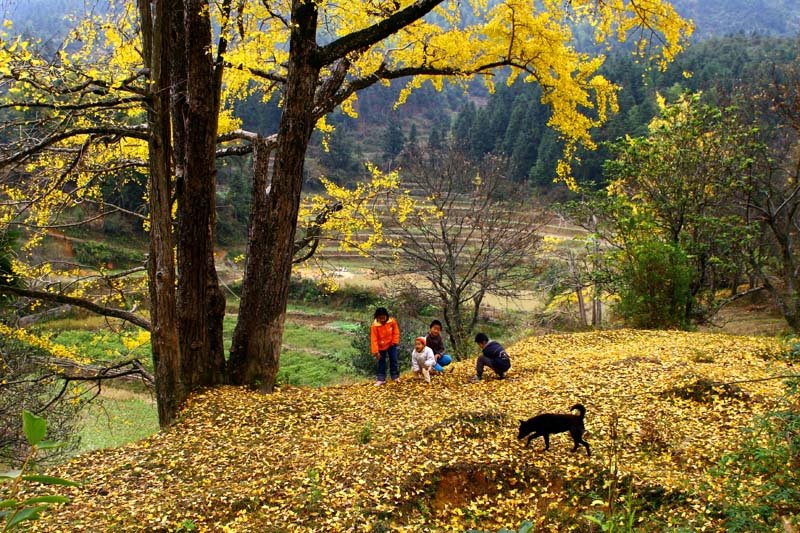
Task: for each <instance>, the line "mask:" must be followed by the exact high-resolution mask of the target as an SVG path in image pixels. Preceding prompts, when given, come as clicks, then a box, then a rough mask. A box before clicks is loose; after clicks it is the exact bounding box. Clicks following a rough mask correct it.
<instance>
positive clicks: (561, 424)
mask: <svg viewBox="0 0 800 533" xmlns="http://www.w3.org/2000/svg"><path fill="white" fill-rule="evenodd" d="M575 410H577V411H578V412H579V413H580V414H579V415H562V414H554V413H544V414H541V415H537V416H534V417H533V418H531V419H529V420H520V421H519V435H517V438H518V439H524V438H525V437H526V436H527V437H528V442H527V443H525V446H527V445H528V444H530V443H531V440H532V439H535V438H536V437H544V449H545V450H547V449H549V448H550V435H552V434H554V433H563V432H565V431H569V434H570V435H571V436H572V441H573V442H574V443H575V447H574V448H572V451H573V452H574V451H576V450H577V449H578V446H579V445H580V444H583V445H584V446H585V447H586V455H588V456H591V455H592V454H591V453H590V452H589V443H588V442H586V441H585V440H583V434H584V432H585V431H586V428H584V427H583V416H584V415H585V414H586V408H585V407H584V406H583V405H581V404H579V403H576V404H575V405H573V406H572V407H571V408H570V411H575Z"/></svg>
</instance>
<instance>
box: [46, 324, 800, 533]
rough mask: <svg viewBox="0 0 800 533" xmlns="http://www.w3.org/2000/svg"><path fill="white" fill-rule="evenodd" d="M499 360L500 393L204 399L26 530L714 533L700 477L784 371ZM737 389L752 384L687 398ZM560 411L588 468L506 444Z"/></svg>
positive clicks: (706, 360) (556, 441) (710, 342)
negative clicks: (535, 420)
mask: <svg viewBox="0 0 800 533" xmlns="http://www.w3.org/2000/svg"><path fill="white" fill-rule="evenodd" d="M509 352H510V353H511V354H512V357H513V368H512V371H511V372H510V374H509V378H508V379H506V380H503V381H500V380H496V379H494V378H493V377H491V376H490V377H489V378H488V379H486V378H485V379H484V381H483V382H481V383H477V384H469V383H468V378H469V376H470V375H471V374H472V372H473V361H465V362H462V363H456V364H454V365H453V366H454V369H453V370H452V371H451V372H449V373H447V374H445V375H444V376H440V377H438V378H436V379H435V380H434V382H433V383H432V384H431V385H430V386H427V385H425V384H424V382H421V381H415V380H411V379H410V377H408V376H404V379H403V381H402V382H401V383H395V384H391V385H387V386H384V387H381V388H376V387H374V386H372V384H357V385H349V386H340V387H328V388H320V389H308V388H288V387H287V388H284V389H282V390H281V391H280V392H278V393H276V394H274V395H271V396H259V395H256V394H251V393H249V392H245V391H242V390H239V389H234V388H225V389H221V390H215V391H210V392H207V393H205V394H202V395H199V396H197V397H195V398H194V400H193V401H192V402H191V405H189V406H188V408H187V409H186V411H185V412H184V414H183V416H182V417H181V421H180V422H179V423H178V424H177V425H176V426H175V427H174V428H172V429H171V430H170V431H167V432H164V433H162V434H159V435H156V436H154V437H152V438H150V439H147V440H143V441H140V442H138V443H134V444H132V445H129V446H126V447H124V448H119V449H111V450H106V451H98V452H94V453H91V454H86V455H83V456H80V457H78V458H76V459H75V460H73V462H72V463H70V464H69V465H67V466H65V467H64V468H63V471H61V472H59V473H60V474H61V475H64V476H66V477H69V478H71V479H78V480H82V481H84V482H85V485H84V486H83V487H82V488H79V489H71V490H73V491H74V492H73V493H72V496H73V497H74V500H73V502H72V503H71V504H69V505H68V506H65V507H63V508H62V509H60V510H59V511H57V512H56V514H55V515H53V516H49V517H47V518H46V519H45V521H43V522H41V523H39V524H38V525H37V527H38V529H39V530H42V531H108V530H113V531H139V530H147V531H175V530H186V531H188V530H193V529H195V528H197V529H199V530H201V531H253V532H256V531H258V532H264V531H287V530H288V531H343V530H348V531H388V530H389V529H395V528H405V529H407V530H410V531H443V530H452V531H463V530H465V529H467V528H470V527H475V528H480V529H483V530H489V531H496V530H497V529H498V528H500V527H503V526H505V527H514V528H516V527H517V526H518V525H519V524H520V522H521V521H523V520H530V521H532V522H534V523H535V524H536V530H551V531H563V530H566V529H568V528H576V529H583V530H588V522H587V521H586V519H585V515H587V514H590V513H595V514H597V513H599V512H600V511H608V509H607V504H608V501H609V498H608V495H609V494H610V493H611V494H613V495H614V496H615V497H621V499H619V498H611V500H614V499H616V503H617V504H618V505H620V506H622V508H624V505H625V504H624V500H625V498H626V497H627V499H628V501H629V502H633V503H632V504H633V505H637V506H640V510H639V512H638V513H637V515H636V516H637V518H638V517H641V520H642V522H639V525H640V526H641V527H642V528H643V529H645V530H650V531H652V530H665V529H674V528H678V527H683V528H686V529H687V530H697V529H699V528H700V527H701V526H705V527H707V528H709V529H711V530H717V529H720V527H721V526H720V524H721V522H720V520H721V516H720V512H719V509H720V502H721V497H722V493H721V492H720V491H721V489H719V488H720V487H722V486H723V485H724V483H723V482H724V481H725V480H719V479H714V478H712V477H711V475H710V474H709V471H710V468H711V467H712V466H714V465H715V464H717V462H718V461H719V459H720V458H721V457H722V456H723V455H724V454H725V453H728V452H730V451H731V450H734V449H736V448H737V445H738V444H739V443H740V442H742V440H743V438H744V435H745V433H743V431H742V428H743V427H745V426H748V425H750V424H751V423H752V420H751V419H752V417H753V416H754V415H757V414H759V413H763V412H765V411H767V410H769V409H773V408H775V407H776V405H778V402H779V399H780V398H781V397H782V395H783V391H784V389H783V385H782V384H781V381H780V380H762V378H766V377H770V376H775V375H781V374H786V373H793V372H792V371H791V369H789V368H788V367H787V364H785V363H783V362H778V360H777V358H778V357H779V355H780V353H781V347H780V345H779V344H778V343H777V342H776V341H774V340H772V339H767V338H758V337H734V336H727V335H711V334H701V333H681V332H644V331H632V330H620V331H609V332H598V333H585V334H573V335H549V336H542V337H532V338H528V339H527V340H525V341H523V342H520V343H517V344H516V345H513V346H511V347H510V348H509ZM744 380H761V381H749V382H742V383H739V384H738V385H732V386H728V387H722V386H718V387H715V388H713V390H711V389H709V390H705V389H704V387H703V383H709V382H730V381H739V382H741V381H744ZM575 402H582V403H583V404H584V405H585V406H586V408H587V414H586V425H587V429H588V431H589V433H588V434H587V436H586V440H587V441H588V442H589V443H590V444H591V446H592V452H593V453H592V456H591V457H587V456H586V454H584V453H583V450H581V451H580V452H578V453H575V454H571V453H569V449H570V447H571V441H570V440H569V438H568V436H566V435H563V434H562V435H556V436H554V437H553V438H552V439H551V449H550V450H549V451H548V452H542V451H540V449H541V447H542V442H541V439H538V440H537V441H535V442H534V443H533V444H532V445H531V446H530V447H528V448H525V447H524V446H523V442H522V441H517V440H516V438H515V437H516V432H517V425H518V421H517V420H518V419H520V418H527V417H530V416H533V415H534V414H537V413H539V412H542V411H566V410H567V409H568V408H569V407H570V406H571V405H572V404H574V403H575ZM614 435H616V437H614ZM613 465H617V467H618V470H619V471H618V472H617V473H616V474H615V473H614V466H613ZM627 482H630V483H631V488H630V493H628V492H627V489H624V488H622V486H623V485H624V484H625V483H627ZM617 485H619V488H618V489H617V493H615V492H614V487H615V486H617ZM65 490H66V489H65ZM610 491H611V492H610ZM637 502H638V503H637Z"/></svg>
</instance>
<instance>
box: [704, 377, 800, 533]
mask: <svg viewBox="0 0 800 533" xmlns="http://www.w3.org/2000/svg"><path fill="white" fill-rule="evenodd" d="M798 385H799V382H797V381H794V382H792V383H790V386H789V392H788V394H787V396H786V398H784V402H783V405H782V406H781V408H780V409H778V410H775V411H771V412H769V413H766V414H765V415H764V416H763V417H760V418H758V419H757V420H756V423H755V425H754V427H752V428H749V429H747V433H748V437H747V438H746V439H745V441H744V442H743V444H742V445H741V447H740V448H739V449H738V450H736V451H734V452H733V453H731V454H728V455H726V456H725V457H723V458H722V459H721V460H720V462H719V464H718V466H717V468H716V469H714V471H713V474H714V476H715V478H716V480H717V483H715V485H717V486H718V487H719V488H721V495H722V497H723V503H722V505H721V509H720V513H721V514H722V515H723V516H724V517H725V524H724V526H725V527H724V529H725V530H726V531H732V532H735V531H742V532H744V531H778V530H784V529H785V530H786V531H793V530H794V529H792V528H788V527H786V526H787V525H789V524H792V523H793V524H794V526H795V527H796V526H797V525H798V524H799V523H800V520H799V519H800V409H798V407H800V394H798ZM714 488H717V487H710V489H714Z"/></svg>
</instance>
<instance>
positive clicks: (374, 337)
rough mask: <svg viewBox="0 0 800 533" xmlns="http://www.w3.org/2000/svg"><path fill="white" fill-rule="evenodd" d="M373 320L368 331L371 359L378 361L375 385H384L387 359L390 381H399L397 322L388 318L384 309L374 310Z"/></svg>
mask: <svg viewBox="0 0 800 533" xmlns="http://www.w3.org/2000/svg"><path fill="white" fill-rule="evenodd" d="M374 317H375V320H374V321H373V322H372V326H371V327H370V329H369V340H370V350H371V351H372V357H374V358H375V359H376V360H377V361H378V373H377V378H376V380H375V385H376V386H377V385H383V384H384V383H386V358H387V357H388V358H389V371H390V372H391V375H392V379H393V380H395V381H399V380H400V370H399V367H398V366H397V345H398V344H400V327H399V326H398V325H397V320H395V319H394V318H391V317H390V316H389V311H387V310H386V308H385V307H379V308H377V309H376V310H375V315H374Z"/></svg>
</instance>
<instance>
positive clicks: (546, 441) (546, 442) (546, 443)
mask: <svg viewBox="0 0 800 533" xmlns="http://www.w3.org/2000/svg"><path fill="white" fill-rule="evenodd" d="M542 437H544V450H542V451H543V452H546V451H547V450H549V449H550V435H549V434H547V433H544V434H543V435H542Z"/></svg>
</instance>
